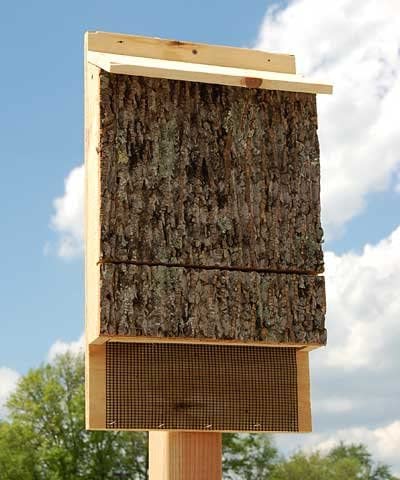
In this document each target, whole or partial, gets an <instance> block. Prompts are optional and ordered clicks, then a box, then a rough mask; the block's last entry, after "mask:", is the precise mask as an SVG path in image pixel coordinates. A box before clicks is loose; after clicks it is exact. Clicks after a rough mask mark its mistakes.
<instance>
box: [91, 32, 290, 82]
mask: <svg viewBox="0 0 400 480" xmlns="http://www.w3.org/2000/svg"><path fill="white" fill-rule="evenodd" d="M86 42H87V48H88V50H90V51H92V52H101V53H112V54H117V55H128V56H134V57H147V58H157V59H160V60H172V61H179V62H189V63H200V64H206V65H219V66H221V67H236V68H249V69H252V70H262V71H263V70H269V71H271V72H281V73H296V62H295V57H294V55H288V54H282V53H271V52H264V51H260V50H253V49H246V48H236V47H227V46H221V45H209V44H206V43H195V42H186V41H179V40H167V39H161V38H155V37H144V36H138V35H124V34H120V33H110V32H87V33H86Z"/></svg>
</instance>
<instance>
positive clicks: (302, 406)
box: [296, 350, 312, 432]
mask: <svg viewBox="0 0 400 480" xmlns="http://www.w3.org/2000/svg"><path fill="white" fill-rule="evenodd" d="M296 355H297V396H298V397H297V398H298V422H299V431H300V432H311V431H312V421H311V401H310V370H309V361H308V352H305V351H302V350H299V351H297V353H296Z"/></svg>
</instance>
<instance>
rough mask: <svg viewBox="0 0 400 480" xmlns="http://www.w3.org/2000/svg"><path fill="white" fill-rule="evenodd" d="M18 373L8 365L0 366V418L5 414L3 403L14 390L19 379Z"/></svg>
mask: <svg viewBox="0 0 400 480" xmlns="http://www.w3.org/2000/svg"><path fill="white" fill-rule="evenodd" d="M19 377H20V375H19V373H18V372H16V371H15V370H12V369H11V368H8V367H0V418H2V417H4V416H5V415H6V413H7V412H6V408H5V403H6V401H7V399H8V397H9V396H10V394H11V393H12V392H13V391H14V390H15V387H16V385H17V382H18V380H19Z"/></svg>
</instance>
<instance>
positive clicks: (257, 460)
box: [223, 433, 279, 480]
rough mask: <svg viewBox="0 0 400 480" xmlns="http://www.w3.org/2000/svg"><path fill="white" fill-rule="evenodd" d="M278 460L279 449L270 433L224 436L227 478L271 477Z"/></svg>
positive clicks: (259, 478) (252, 478)
mask: <svg viewBox="0 0 400 480" xmlns="http://www.w3.org/2000/svg"><path fill="white" fill-rule="evenodd" d="M278 461H279V457H278V451H277V449H276V448H275V447H274V446H273V444H272V440H271V437H270V436H269V435H265V434H248V433H242V434H233V433H225V434H224V436H223V470H224V479H226V480H231V479H232V480H233V479H235V480H236V479H240V480H261V479H264V478H269V475H270V472H271V471H272V469H273V467H274V465H275V464H276V463H277V462H278Z"/></svg>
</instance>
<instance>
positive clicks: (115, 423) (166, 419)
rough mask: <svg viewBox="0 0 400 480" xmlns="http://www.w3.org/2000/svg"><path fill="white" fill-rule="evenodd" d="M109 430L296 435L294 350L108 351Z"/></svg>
mask: <svg viewBox="0 0 400 480" xmlns="http://www.w3.org/2000/svg"><path fill="white" fill-rule="evenodd" d="M106 426H107V428H110V429H135V430H153V429H161V430H205V431H207V430H214V431H260V432H261V431H276V432H296V431H298V430H299V427H298V398H297V364H296V349H295V348H291V347H282V348H281V347H274V348H266V347H253V346H230V345H226V346H225V345H200V344H167V343H153V344H148V343H120V342H115V343H107V347H106Z"/></svg>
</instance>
